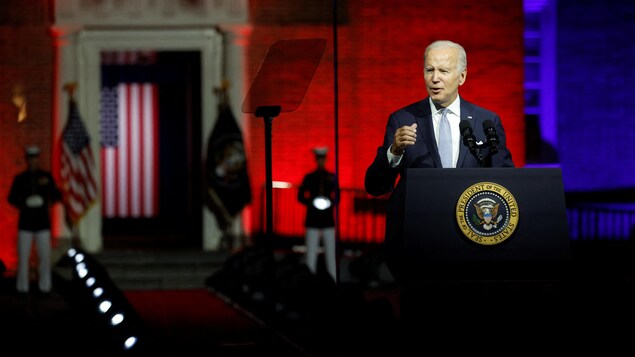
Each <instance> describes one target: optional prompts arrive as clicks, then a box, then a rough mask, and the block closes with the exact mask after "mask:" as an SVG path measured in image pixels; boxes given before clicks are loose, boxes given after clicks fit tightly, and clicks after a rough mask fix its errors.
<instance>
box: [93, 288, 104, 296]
mask: <svg viewBox="0 0 635 357" xmlns="http://www.w3.org/2000/svg"><path fill="white" fill-rule="evenodd" d="M103 293H104V289H102V288H95V290H93V296H94V297H100V296H101V295H102V294H103Z"/></svg>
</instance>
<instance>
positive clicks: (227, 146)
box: [205, 100, 252, 229]
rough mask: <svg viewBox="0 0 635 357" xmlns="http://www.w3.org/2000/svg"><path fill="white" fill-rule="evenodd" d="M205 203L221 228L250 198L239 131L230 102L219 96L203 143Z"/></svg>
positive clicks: (226, 224)
mask: <svg viewBox="0 0 635 357" xmlns="http://www.w3.org/2000/svg"><path fill="white" fill-rule="evenodd" d="M206 171H207V194H206V200H205V202H206V204H207V207H208V208H209V209H210V210H211V211H212V212H213V213H214V215H215V216H216V219H217V221H218V224H219V226H220V227H221V229H226V228H227V227H228V226H229V224H230V223H231V221H232V220H233V218H235V216H236V215H237V214H238V213H239V212H240V211H241V210H242V209H243V208H244V207H245V206H246V205H247V204H249V203H250V202H251V199H252V196H251V186H250V184H249V176H248V173H247V158H246V155H245V148H244V142H243V137H242V132H241V130H240V128H239V127H238V123H237V122H236V118H235V117H234V114H233V112H232V110H231V108H230V106H229V105H228V104H227V103H226V102H225V101H224V100H223V101H221V104H220V105H219V113H218V119H217V120H216V124H215V125H214V129H213V130H212V133H211V135H210V136H209V139H208V143H207V158H206Z"/></svg>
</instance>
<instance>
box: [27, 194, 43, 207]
mask: <svg viewBox="0 0 635 357" xmlns="http://www.w3.org/2000/svg"><path fill="white" fill-rule="evenodd" d="M42 205H44V199H43V198H42V196H40V195H31V196H29V197H27V199H26V206H27V207H29V208H36V207H42Z"/></svg>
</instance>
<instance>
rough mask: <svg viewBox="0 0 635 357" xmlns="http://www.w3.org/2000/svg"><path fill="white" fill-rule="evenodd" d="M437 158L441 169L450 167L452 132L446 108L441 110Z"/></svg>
mask: <svg viewBox="0 0 635 357" xmlns="http://www.w3.org/2000/svg"><path fill="white" fill-rule="evenodd" d="M439 156H441V164H442V165H443V167H452V132H451V131H450V121H449V120H448V108H443V109H442V110H441V121H440V122H439Z"/></svg>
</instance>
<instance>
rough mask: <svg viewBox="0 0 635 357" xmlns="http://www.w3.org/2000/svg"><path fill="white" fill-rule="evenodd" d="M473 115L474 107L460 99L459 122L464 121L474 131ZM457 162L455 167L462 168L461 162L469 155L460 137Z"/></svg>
mask: <svg viewBox="0 0 635 357" xmlns="http://www.w3.org/2000/svg"><path fill="white" fill-rule="evenodd" d="M473 113H474V106H473V105H472V103H469V102H467V101H465V100H464V99H463V98H461V121H463V120H466V121H467V122H469V123H470V127H472V130H474V122H475V119H474V117H473V116H472V115H473ZM459 148H460V149H459V160H458V162H457V163H456V167H462V166H463V162H465V158H466V157H467V155H471V153H470V150H468V148H467V146H465V145H463V137H461V139H460V141H459Z"/></svg>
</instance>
